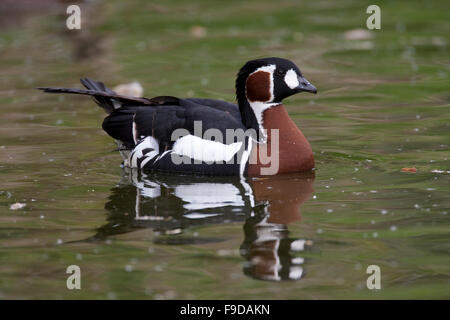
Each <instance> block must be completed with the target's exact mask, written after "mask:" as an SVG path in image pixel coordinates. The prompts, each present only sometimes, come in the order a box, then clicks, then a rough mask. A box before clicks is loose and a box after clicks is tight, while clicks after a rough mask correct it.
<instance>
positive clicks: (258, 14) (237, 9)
mask: <svg viewBox="0 0 450 320" xmlns="http://www.w3.org/2000/svg"><path fill="white" fill-rule="evenodd" d="M18 2H20V1H18ZM370 4H372V3H371V2H370V1H356V0H354V1H352V0H345V1H324V0H316V1H289V0H279V1H220V2H219V1H186V2H185V1H152V2H148V1H143V0H142V1H140V0H132V1H119V0H114V1H99V2H93V3H90V4H82V5H81V9H82V29H81V31H76V30H72V31H69V30H67V29H66V26H65V18H66V14H65V9H66V7H65V6H66V5H67V4H66V3H63V4H60V3H59V2H57V1H54V5H51V6H49V7H48V8H39V7H37V6H36V7H30V8H28V9H27V10H25V11H21V10H19V9H18V8H15V7H12V8H4V7H2V10H3V12H2V11H0V20H1V21H2V22H1V23H0V71H1V76H0V179H1V183H0V298H2V299H23V298H26V299H43V298H49V299H142V298H143V299H347V298H356V299H360V298H365V299H366V298H367V299H411V298H412V299H429V298H437V299H445V298H447V299H448V298H450V290H449V275H450V267H449V266H450V258H449V249H450V245H449V244H450V233H449V231H450V224H449V222H450V220H449V215H448V213H449V210H450V208H449V207H450V197H449V192H450V187H449V172H450V165H449V156H450V153H449V143H450V134H449V131H450V121H449V120H450V117H449V116H450V111H449V110H450V109H449V101H450V93H449V88H450V81H449V76H450V55H449V50H448V46H449V41H450V20H449V18H450V16H449V12H450V3H449V2H448V1H443V0H442V1H379V2H378V3H377V4H378V5H379V6H380V7H381V10H382V13H381V17H382V23H381V30H373V31H368V30H367V29H366V19H367V17H368V15H367V14H366V8H367V6H368V5H370ZM7 18H8V19H7ZM355 29H361V30H356V31H354V32H353V35H355V34H356V35H357V39H352V36H351V35H352V34H351V33H349V31H351V30H355ZM267 56H279V57H284V58H288V59H291V60H293V61H294V62H295V63H297V64H298V65H299V67H300V69H301V70H302V72H303V74H304V75H305V77H306V78H307V79H308V80H310V81H311V82H312V83H313V84H314V85H315V86H316V87H317V88H318V90H319V94H317V95H309V94H306V93H305V94H300V95H296V96H293V97H291V98H289V99H287V100H286V101H285V106H286V108H287V109H288V111H289V113H290V116H291V117H292V118H293V119H294V121H295V122H296V124H297V125H298V126H299V128H301V130H302V131H303V133H304V134H305V136H306V137H307V138H308V140H309V141H310V143H311V145H312V148H313V151H314V153H315V159H316V165H317V170H316V172H315V176H310V175H306V176H305V175H302V174H294V175H283V176H279V177H269V178H264V179H247V181H245V184H247V185H248V186H249V187H250V189H251V191H252V192H251V193H249V192H248V190H246V189H245V185H244V184H243V183H242V182H241V181H239V179H237V180H236V179H228V178H225V179H224V178H216V179H214V178H201V177H179V176H171V175H161V174H158V175H156V174H155V175H146V176H143V175H141V174H140V173H136V172H124V171H123V170H122V169H121V168H120V163H121V159H120V157H119V155H118V154H117V152H113V150H114V149H115V147H116V146H115V144H114V141H113V140H112V139H111V138H110V137H108V136H107V135H106V134H105V133H104V132H103V131H102V129H101V122H102V120H103V118H104V116H105V114H104V112H103V111H102V110H101V109H100V108H98V107H97V106H96V105H95V104H94V103H93V102H92V101H91V100H90V99H88V98H86V97H80V96H56V95H46V94H44V93H42V92H39V91H37V90H35V87H38V86H62V87H80V84H79V83H78V79H79V78H81V77H85V76H89V77H92V78H94V79H98V80H102V81H104V82H105V83H106V84H107V85H109V86H111V87H113V86H115V85H117V84H120V83H126V82H130V81H132V80H137V81H139V82H140V83H141V84H142V86H143V87H144V90H145V95H146V96H150V97H151V96H157V95H174V96H179V97H191V96H195V97H209V98H220V99H225V100H228V101H234V99H235V98H234V80H235V75H236V73H237V71H238V69H239V68H240V67H241V66H242V65H243V63H245V62H246V61H247V60H250V59H253V58H259V57H267ZM402 168H416V170H417V171H416V172H415V173H412V172H402ZM224 190H226V191H227V192H224ZM229 194H231V195H232V196H231V197H228V195H229ZM17 202H18V203H24V204H25V205H26V206H25V207H24V208H21V209H18V210H11V209H10V206H11V205H12V204H14V203H17ZM69 265H78V266H79V267H80V268H81V273H82V280H81V285H82V289H81V290H68V289H67V287H66V279H67V277H68V275H67V274H66V268H67V267H68V266H69ZM369 265H378V266H379V267H380V270H381V286H382V288H381V290H369V289H368V288H367V287H366V280H367V277H368V276H369V275H368V274H367V273H366V269H367V267H368V266H369Z"/></svg>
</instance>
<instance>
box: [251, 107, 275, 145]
mask: <svg viewBox="0 0 450 320" xmlns="http://www.w3.org/2000/svg"><path fill="white" fill-rule="evenodd" d="M248 103H249V104H250V107H251V108H252V110H253V113H254V114H255V117H256V121H258V126H259V131H260V132H261V134H262V136H263V138H264V139H263V141H262V142H266V139H267V133H266V129H265V128H264V111H266V110H268V109H270V108H272V107H275V106H278V105H280V104H281V103H279V102H272V103H267V102H259V101H255V102H250V101H249V102H248ZM257 142H258V143H259V141H257Z"/></svg>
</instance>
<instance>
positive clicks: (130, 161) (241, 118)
mask: <svg viewBox="0 0 450 320" xmlns="http://www.w3.org/2000/svg"><path fill="white" fill-rule="evenodd" d="M81 83H82V84H83V85H84V86H85V87H86V88H87V90H83V89H66V88H47V87H46V88H39V89H41V90H44V91H45V92H50V93H75V94H84V95H90V96H92V97H93V99H94V101H95V102H96V103H97V104H98V105H99V106H100V107H102V108H103V109H104V110H105V111H106V113H108V116H107V117H106V118H105V120H104V121H103V129H104V130H105V131H106V132H107V133H108V134H109V135H110V136H111V137H113V138H114V139H115V140H116V142H117V143H118V146H119V151H120V153H121V155H122V157H123V158H124V165H125V166H129V167H136V168H140V169H143V170H146V171H152V170H155V171H165V172H174V173H193V174H206V175H217V176H219V175H241V176H257V175H273V174H278V173H286V172H296V171H308V170H312V169H313V168H314V157H313V153H312V150H311V146H310V145H309V143H308V141H307V140H306V138H305V136H304V135H303V134H302V132H301V131H300V130H299V129H298V128H297V126H296V125H295V123H294V122H293V121H292V119H291V118H290V117H289V115H288V113H287V111H286V109H285V108H284V106H283V105H282V101H283V99H284V98H287V97H289V96H291V95H293V94H296V93H299V92H302V91H306V92H312V93H316V92H317V89H316V88H315V87H314V86H313V85H312V84H310V83H309V82H308V81H307V80H306V79H305V78H304V77H303V75H302V73H301V72H300V70H299V69H298V67H297V66H296V65H295V64H294V63H293V62H291V61H289V60H286V59H282V58H265V59H257V60H252V61H249V62H247V63H246V64H245V65H244V66H243V67H242V68H241V70H240V71H239V73H238V75H237V80H236V96H237V102H238V105H235V104H232V103H228V102H225V101H221V100H213V99H197V98H188V99H181V98H177V97H172V96H158V97H155V98H151V99H149V98H137V97H129V96H123V95H119V94H117V93H115V92H114V91H112V90H110V89H108V88H107V87H106V86H105V85H104V84H103V83H102V82H97V81H93V80H91V79H89V78H84V79H81Z"/></svg>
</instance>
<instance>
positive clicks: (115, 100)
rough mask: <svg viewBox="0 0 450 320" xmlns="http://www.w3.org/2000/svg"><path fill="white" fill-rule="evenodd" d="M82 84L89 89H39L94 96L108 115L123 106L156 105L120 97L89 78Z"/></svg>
mask: <svg viewBox="0 0 450 320" xmlns="http://www.w3.org/2000/svg"><path fill="white" fill-rule="evenodd" d="M81 83H82V84H83V85H84V86H85V87H86V88H88V89H87V90H86V89H72V88H53V87H41V88H37V89H39V90H43V91H44V92H47V93H72V94H82V95H88V96H92V97H93V98H94V100H95V102H96V103H97V104H98V105H99V106H100V107H102V108H103V109H104V110H105V111H106V113H108V114H109V113H111V112H113V111H114V110H115V109H117V108H120V107H121V105H122V104H123V105H126V106H142V105H155V102H153V101H151V100H150V99H146V98H135V97H129V96H124V95H119V94H117V93H115V92H114V91H112V90H111V89H108V88H107V87H106V86H105V85H104V84H103V83H101V82H97V81H93V80H91V79H88V78H85V79H81Z"/></svg>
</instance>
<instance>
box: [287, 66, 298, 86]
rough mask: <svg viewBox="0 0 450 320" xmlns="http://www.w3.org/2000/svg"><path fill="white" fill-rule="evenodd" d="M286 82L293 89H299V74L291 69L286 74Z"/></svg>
mask: <svg viewBox="0 0 450 320" xmlns="http://www.w3.org/2000/svg"><path fill="white" fill-rule="evenodd" d="M284 82H286V84H287V86H288V87H289V88H291V89H294V88H295V87H298V85H299V84H300V83H299V82H298V78H297V72H295V71H294V70H293V69H289V71H288V72H286V75H285V76H284Z"/></svg>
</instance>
